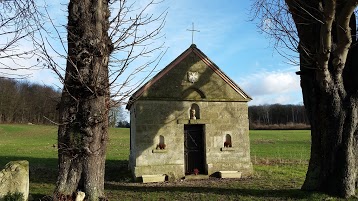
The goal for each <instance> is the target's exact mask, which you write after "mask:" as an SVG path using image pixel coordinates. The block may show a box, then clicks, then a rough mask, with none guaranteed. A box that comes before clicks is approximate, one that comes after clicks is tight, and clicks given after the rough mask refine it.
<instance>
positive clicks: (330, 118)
mask: <svg viewBox="0 0 358 201" xmlns="http://www.w3.org/2000/svg"><path fill="white" fill-rule="evenodd" d="M286 3H287V4H288V6H289V8H290V12H291V14H292V17H293V19H294V22H295V24H296V28H297V31H298V36H299V39H300V43H299V53H300V70H301V71H300V72H299V73H298V74H300V75H301V87H302V93H303V99H304V105H305V108H306V111H307V114H308V117H309V120H310V123H311V139H312V143H311V158H310V162H309V167H308V171H307V174H306V180H305V182H304V184H303V186H302V189H304V190H318V191H321V192H325V193H328V194H333V195H339V196H342V197H350V196H352V195H355V187H356V180H357V170H358V169H357V153H358V152H357V151H358V150H357V142H356V140H357V139H356V138H357V123H358V108H357V107H358V93H357V86H358V85H357V83H356V82H355V83H352V81H351V80H352V79H353V80H356V77H357V75H358V74H357V72H356V71H357V70H353V69H354V65H356V61H355V60H356V58H355V57H356V54H354V53H355V52H356V50H355V49H357V48H356V45H354V44H356V42H357V41H356V38H355V33H356V26H355V15H354V13H353V11H354V9H355V7H356V5H357V1H355V2H354V1H351V2H349V1H347V2H345V3H344V4H343V3H342V4H337V5H336V2H335V1H325V2H324V3H323V4H321V3H320V2H315V1H292V0H286ZM319 12H321V13H319ZM318 19H320V20H321V21H320V20H318ZM308 24H309V26H307V25H308ZM351 31H352V33H354V34H351V33H350V32H351ZM354 63H355V64H354ZM353 82H354V81H353Z"/></svg>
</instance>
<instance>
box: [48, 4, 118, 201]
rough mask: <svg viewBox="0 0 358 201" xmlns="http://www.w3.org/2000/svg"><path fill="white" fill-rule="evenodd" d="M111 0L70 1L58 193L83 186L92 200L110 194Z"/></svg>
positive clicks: (66, 194) (60, 131) (66, 193)
mask: <svg viewBox="0 0 358 201" xmlns="http://www.w3.org/2000/svg"><path fill="white" fill-rule="evenodd" d="M108 17H109V9H108V1H106V0H98V1H97V0H71V1H70V3H69V6H68V26H67V30H68V36H67V39H68V58H67V64H66V75H65V81H64V88H63V91H62V97H61V101H60V103H59V113H60V126H59V129H58V165H59V175H58V178H57V184H56V189H55V192H54V197H55V198H57V199H60V198H61V197H70V196H72V194H73V193H75V192H76V191H77V190H81V191H84V192H85V193H86V199H88V200H100V199H101V198H102V197H104V196H105V195H104V172H105V158H106V144H107V141H108V134H107V133H108V111H109V99H110V95H109V81H108V60H109V55H110V53H111V52H112V49H113V46H112V43H111V40H110V38H109V37H108V33H107V32H108V29H109V22H108Z"/></svg>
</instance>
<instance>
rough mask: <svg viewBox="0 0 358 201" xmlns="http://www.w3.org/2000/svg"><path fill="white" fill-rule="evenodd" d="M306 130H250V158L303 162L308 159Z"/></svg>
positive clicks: (308, 135)
mask: <svg viewBox="0 0 358 201" xmlns="http://www.w3.org/2000/svg"><path fill="white" fill-rule="evenodd" d="M310 134H311V132H310V131H308V130H265V131H263V130H252V131H250V141H251V158H252V160H255V159H261V160H262V159H268V160H282V161H284V160H286V161H295V162H297V161H301V162H305V161H308V160H309V157H310V146H311V144H310V143H311V139H310V138H311V136H310Z"/></svg>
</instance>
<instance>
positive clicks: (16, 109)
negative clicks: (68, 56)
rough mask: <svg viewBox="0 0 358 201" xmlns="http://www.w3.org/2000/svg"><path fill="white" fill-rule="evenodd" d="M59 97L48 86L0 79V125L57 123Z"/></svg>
mask: <svg viewBox="0 0 358 201" xmlns="http://www.w3.org/2000/svg"><path fill="white" fill-rule="evenodd" d="M60 95H61V94H60V93H59V91H57V90H55V89H54V88H52V87H50V86H45V85H39V84H34V83H30V82H28V81H17V80H14V79H6V78H0V123H33V124H50V123H51V122H50V121H49V120H51V121H54V122H58V112H57V110H56V106H57V103H58V101H59V98H60Z"/></svg>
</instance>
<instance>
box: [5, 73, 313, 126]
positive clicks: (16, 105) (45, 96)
mask: <svg viewBox="0 0 358 201" xmlns="http://www.w3.org/2000/svg"><path fill="white" fill-rule="evenodd" d="M60 97H61V92H60V91H59V90H56V89H54V88H53V87H50V86H46V85H40V84H35V83H30V82H29V81H26V80H14V79H5V78H0V123H21V124H24V123H25V124H27V123H31V124H52V123H53V122H58V111H57V110H56V108H57V104H58V102H59V100H60ZM124 113H125V112H124V111H123V108H122V107H118V108H113V109H111V111H110V119H109V122H110V126H111V127H116V126H117V127H129V123H128V122H127V121H126V120H125V119H126V115H125V114H124ZM249 121H250V129H257V130H258V129H268V130H277V129H309V128H310V126H309V121H308V119H307V116H306V112H305V108H304V106H303V105H280V104H273V105H259V106H249Z"/></svg>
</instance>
